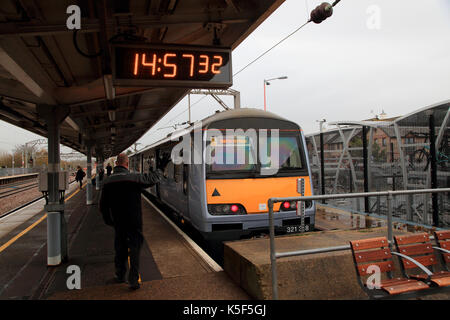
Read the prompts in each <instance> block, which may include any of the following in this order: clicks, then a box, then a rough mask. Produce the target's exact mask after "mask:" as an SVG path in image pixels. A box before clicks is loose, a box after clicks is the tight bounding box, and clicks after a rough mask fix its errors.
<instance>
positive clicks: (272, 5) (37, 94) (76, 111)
mask: <svg viewBox="0 0 450 320" xmlns="http://www.w3.org/2000/svg"><path fill="white" fill-rule="evenodd" d="M283 2H284V0H183V1H181V0H133V1H131V0H120V1H118V0H116V1H112V0H102V1H94V0H70V1H69V0H67V1H61V0H20V1H17V0H2V5H1V10H0V119H1V120H3V121H6V122H9V123H11V124H13V125H16V126H19V127H22V128H24V129H26V130H29V131H32V132H34V133H36V134H39V135H42V136H45V137H46V136H47V127H46V124H45V122H44V119H42V118H41V117H40V116H39V114H38V112H37V106H38V105H55V106H58V107H61V108H65V109H68V117H67V118H66V119H65V120H64V122H63V123H62V124H61V128H60V134H61V143H62V144H63V145H66V146H68V147H71V148H73V149H75V150H77V151H80V152H82V153H85V152H86V143H87V142H88V141H89V143H91V144H92V146H93V147H94V149H93V155H94V156H95V157H105V158H106V157H109V156H113V155H116V154H117V153H119V152H121V151H123V150H125V149H126V148H128V147H129V146H130V145H132V144H133V143H134V142H135V141H137V140H138V139H139V138H140V137H141V136H142V135H143V134H145V132H146V131H148V130H149V129H150V128H151V127H152V126H153V125H154V124H155V123H156V122H157V121H158V120H159V119H161V118H162V117H163V116H164V115H165V114H166V113H167V112H168V111H169V110H170V109H171V108H172V107H173V106H174V105H176V104H177V103H178V102H179V101H180V100H181V99H182V98H183V97H184V96H185V95H186V94H187V93H188V92H189V90H190V87H187V86H182V85H180V84H178V85H175V86H173V85H172V86H164V83H162V84H159V85H145V84H144V85H142V84H139V85H133V84H132V83H131V84H130V83H126V84H124V85H123V84H122V83H121V84H119V85H118V84H117V82H116V81H115V77H114V75H113V74H114V72H116V71H117V70H115V69H116V67H117V64H115V63H114V62H113V61H114V58H116V60H117V59H119V60H117V61H119V62H120V61H121V60H120V59H121V58H117V56H116V57H115V52H114V48H115V46H116V44H117V43H120V44H131V45H134V46H138V47H139V46H141V45H144V44H152V45H155V44H156V45H161V46H164V45H167V44H174V45H183V46H202V47H208V48H209V47H212V48H228V49H229V50H233V49H234V48H236V47H237V46H238V45H239V44H240V43H241V42H242V41H243V40H244V39H245V38H246V37H247V36H248V35H249V34H250V33H251V32H252V31H253V30H254V29H255V28H256V27H257V26H258V25H260V24H261V23H262V22H263V21H264V20H265V19H266V18H267V17H268V16H269V15H270V14H271V13H272V12H273V11H274V10H276V9H277V8H278V7H279V6H280V5H281V4H282V3H283ZM70 5H77V6H78V7H79V8H81V29H79V30H78V31H74V30H69V29H68V28H67V24H66V22H67V19H68V18H69V17H70V16H71V14H72V13H73V11H72V12H69V13H67V12H66V10H67V8H68V7H69V6H70ZM166 52H167V51H166ZM186 52H187V53H189V51H186ZM137 57H138V56H137ZM164 57H165V56H164ZM168 57H171V56H170V55H169V56H168ZM186 57H190V56H189V55H187V56H186ZM161 59H162V56H160V57H158V62H160V63H161ZM205 59H206V58H204V60H203V61H202V62H204V61H205ZM211 59H212V58H211ZM220 59H222V58H217V57H216V60H215V61H211V63H210V66H209V67H210V68H211V70H214V69H213V66H212V63H213V62H215V63H219V62H220V63H221V62H222V60H220ZM117 61H116V63H117ZM136 61H138V60H136ZM152 61H153V60H152V59H151V57H150V58H149V57H147V58H146V60H145V61H144V60H142V59H141V57H140V56H139V63H141V62H142V64H144V62H145V63H146V65H150V64H151V63H152ZM173 61H175V60H167V61H166V60H165V61H164V62H162V63H163V64H164V66H165V67H170V66H172V69H171V70H172V71H174V67H173V65H174V63H172V64H171V63H170V62H173ZM128 63H129V61H128ZM160 65H161V64H160ZM152 68H155V66H152ZM205 68H206V66H205ZM216 70H218V69H216ZM166 74H167V75H168V76H170V75H171V72H170V69H169V71H167V70H166ZM144 83H145V81H144Z"/></svg>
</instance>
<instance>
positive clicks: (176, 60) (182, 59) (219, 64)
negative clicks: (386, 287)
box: [114, 47, 231, 84]
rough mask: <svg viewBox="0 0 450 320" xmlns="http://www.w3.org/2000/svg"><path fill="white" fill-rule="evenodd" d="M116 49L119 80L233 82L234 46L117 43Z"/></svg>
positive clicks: (117, 76)
mask: <svg viewBox="0 0 450 320" xmlns="http://www.w3.org/2000/svg"><path fill="white" fill-rule="evenodd" d="M114 53H115V77H116V78H117V79H119V80H120V79H122V80H127V79H128V80H139V81H145V80H162V81H164V82H165V83H168V82H171V81H177V82H179V81H189V82H210V83H217V84H219V83H231V50H223V49H216V50H212V49H209V50H208V49H204V50H202V49H198V50H197V49H191V48H187V49H185V48H176V47H175V48H172V47H168V48H151V47H149V48H145V47H142V48H136V47H116V48H115V52H114Z"/></svg>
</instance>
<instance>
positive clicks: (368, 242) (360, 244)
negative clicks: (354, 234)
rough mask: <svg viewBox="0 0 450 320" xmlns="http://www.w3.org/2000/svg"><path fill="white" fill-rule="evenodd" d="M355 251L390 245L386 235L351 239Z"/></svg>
mask: <svg viewBox="0 0 450 320" xmlns="http://www.w3.org/2000/svg"><path fill="white" fill-rule="evenodd" d="M350 245H351V246H352V249H353V251H359V250H367V249H375V248H383V247H387V246H388V245H389V242H388V241H387V238H386V237H379V238H372V239H364V240H355V241H350Z"/></svg>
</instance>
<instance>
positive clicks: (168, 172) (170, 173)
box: [164, 161, 175, 180]
mask: <svg viewBox="0 0 450 320" xmlns="http://www.w3.org/2000/svg"><path fill="white" fill-rule="evenodd" d="M174 171H175V170H174V165H173V162H172V161H169V163H168V164H167V166H166V167H165V168H164V177H166V178H167V179H172V180H173V179H174Z"/></svg>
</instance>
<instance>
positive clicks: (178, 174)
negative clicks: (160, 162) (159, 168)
mask: <svg viewBox="0 0 450 320" xmlns="http://www.w3.org/2000/svg"><path fill="white" fill-rule="evenodd" d="M180 181H183V165H182V164H177V165H175V182H180Z"/></svg>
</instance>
